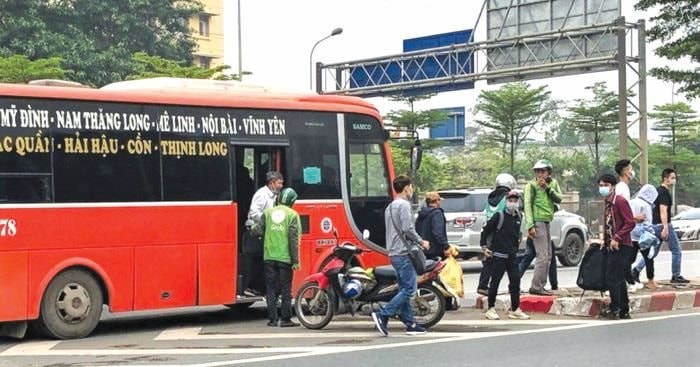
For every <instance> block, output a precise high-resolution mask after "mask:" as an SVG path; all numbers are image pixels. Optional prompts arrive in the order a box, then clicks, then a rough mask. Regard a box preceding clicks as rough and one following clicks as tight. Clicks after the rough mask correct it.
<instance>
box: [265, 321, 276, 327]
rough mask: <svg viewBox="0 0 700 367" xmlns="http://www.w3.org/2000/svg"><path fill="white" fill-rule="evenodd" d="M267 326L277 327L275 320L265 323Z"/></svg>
mask: <svg viewBox="0 0 700 367" xmlns="http://www.w3.org/2000/svg"><path fill="white" fill-rule="evenodd" d="M267 326H277V320H270V321H268V322H267Z"/></svg>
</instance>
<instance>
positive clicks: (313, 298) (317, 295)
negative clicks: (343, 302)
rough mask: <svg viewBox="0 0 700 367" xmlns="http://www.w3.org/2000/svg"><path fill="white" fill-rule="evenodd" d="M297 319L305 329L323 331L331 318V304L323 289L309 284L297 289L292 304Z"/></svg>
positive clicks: (314, 284)
mask: <svg viewBox="0 0 700 367" xmlns="http://www.w3.org/2000/svg"><path fill="white" fill-rule="evenodd" d="M294 311H295V312H296V316H297V319H299V322H301V324H302V325H304V327H306V328H307V329H314V330H318V329H323V328H324V327H326V325H328V323H329V322H331V319H332V318H333V302H332V300H331V296H330V295H329V294H328V292H327V291H326V290H325V289H321V288H320V287H319V286H318V284H317V283H313V282H309V283H305V284H304V285H302V286H301V288H299V292H297V296H296V300H295V302H294Z"/></svg>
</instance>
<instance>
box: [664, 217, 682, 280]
mask: <svg viewBox="0 0 700 367" xmlns="http://www.w3.org/2000/svg"><path fill="white" fill-rule="evenodd" d="M666 242H667V243H668V249H669V250H670V251H671V276H672V278H677V277H679V276H681V258H682V257H683V254H682V253H681V244H680V241H679V240H678V234H677V233H676V229H675V228H673V224H671V225H669V226H668V238H667V239H666Z"/></svg>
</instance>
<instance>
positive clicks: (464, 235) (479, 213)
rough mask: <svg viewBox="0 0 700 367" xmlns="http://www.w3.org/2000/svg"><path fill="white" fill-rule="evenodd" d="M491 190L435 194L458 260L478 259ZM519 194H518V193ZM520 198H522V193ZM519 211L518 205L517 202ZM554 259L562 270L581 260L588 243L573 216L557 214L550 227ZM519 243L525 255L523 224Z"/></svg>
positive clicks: (583, 223) (580, 223) (584, 229)
mask: <svg viewBox="0 0 700 367" xmlns="http://www.w3.org/2000/svg"><path fill="white" fill-rule="evenodd" d="M491 191H492V189H488V188H487V189H457V190H443V191H439V193H440V196H441V197H442V203H441V206H442V209H443V210H444V211H445V217H446V218H447V239H448V241H449V242H450V243H451V244H454V245H455V246H457V248H458V249H459V253H460V256H461V257H462V258H464V259H468V258H471V257H474V256H481V247H480V246H479V240H480V237H481V228H482V227H483V226H484V222H485V221H486V215H485V213H484V208H485V207H486V200H487V198H488V196H489V193H491ZM519 191H520V190H519ZM520 192H521V195H522V191H520ZM521 209H522V202H521ZM550 227H551V235H552V241H553V242H554V248H555V255H556V256H557V258H558V259H559V262H560V263H561V264H562V265H565V266H576V265H578V264H579V263H580V262H581V258H583V252H584V250H585V248H584V247H585V245H586V243H587V240H588V227H587V226H586V221H585V219H584V218H583V217H582V216H580V215H577V214H575V213H570V212H567V211H565V210H559V211H557V212H556V213H555V214H554V220H553V221H552V223H551V224H550ZM522 232H523V240H522V242H521V243H520V253H521V254H522V253H524V251H525V243H526V240H527V229H526V228H525V221H524V220H523V229H522Z"/></svg>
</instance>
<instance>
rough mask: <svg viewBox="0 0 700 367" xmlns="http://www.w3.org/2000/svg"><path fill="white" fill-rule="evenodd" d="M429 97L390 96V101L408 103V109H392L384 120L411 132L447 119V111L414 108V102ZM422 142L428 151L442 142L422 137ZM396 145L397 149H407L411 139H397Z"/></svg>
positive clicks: (427, 127) (411, 144) (396, 127)
mask: <svg viewBox="0 0 700 367" xmlns="http://www.w3.org/2000/svg"><path fill="white" fill-rule="evenodd" d="M431 97H432V95H418V96H410V97H405V96H394V97H392V98H391V100H392V101H397V102H404V103H406V104H407V105H408V107H409V109H403V110H392V111H390V112H389V113H388V114H386V116H384V120H387V121H391V124H392V128H395V129H399V130H404V131H409V132H412V131H417V130H420V129H429V128H431V127H433V126H435V125H437V124H439V123H441V122H443V121H445V120H446V119H447V113H446V112H443V111H440V110H422V111H416V110H415V108H414V103H415V102H418V101H422V100H426V99H429V98H431ZM422 144H423V148H424V149H425V150H427V151H430V150H431V149H433V148H436V147H439V146H441V145H442V142H440V141H437V140H434V139H423V140H422ZM396 145H397V147H399V149H403V150H408V149H410V148H411V146H413V140H410V141H409V140H404V141H399V142H398V143H397V144H396Z"/></svg>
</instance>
